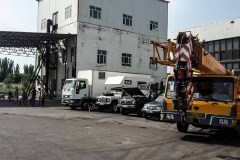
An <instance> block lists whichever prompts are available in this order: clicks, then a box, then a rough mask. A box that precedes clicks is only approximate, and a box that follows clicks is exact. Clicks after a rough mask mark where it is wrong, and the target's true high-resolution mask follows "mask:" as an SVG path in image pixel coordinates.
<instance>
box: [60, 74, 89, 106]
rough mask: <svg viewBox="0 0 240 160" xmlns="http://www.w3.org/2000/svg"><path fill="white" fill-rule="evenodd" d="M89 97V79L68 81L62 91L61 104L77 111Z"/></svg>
mask: <svg viewBox="0 0 240 160" xmlns="http://www.w3.org/2000/svg"><path fill="white" fill-rule="evenodd" d="M88 97H89V88H88V81H87V79H66V81H65V83H64V85H63V89H62V102H61V104H63V105H68V106H69V107H70V108H72V109H76V108H77V107H78V106H81V103H82V102H83V101H84V100H86V99H88Z"/></svg>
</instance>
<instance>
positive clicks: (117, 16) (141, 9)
mask: <svg viewBox="0 0 240 160" xmlns="http://www.w3.org/2000/svg"><path fill="white" fill-rule="evenodd" d="M90 5H92V6H96V7H99V8H101V10H102V12H101V13H102V16H101V17H102V19H101V20H99V19H94V18H91V17H90V11H89V6H90ZM123 14H127V15H130V16H133V26H125V25H123ZM79 20H80V21H81V22H87V23H91V24H96V25H100V26H108V27H111V28H116V29H120V30H126V31H129V32H134V33H138V34H143V35H151V36H155V37H159V38H166V37H167V26H168V2H166V1H163V0H147V1H146V0H82V1H81V4H80V19H79ZM150 21H155V22H158V30H157V31H150Z"/></svg>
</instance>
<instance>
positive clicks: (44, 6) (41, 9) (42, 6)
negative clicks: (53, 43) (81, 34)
mask: <svg viewBox="0 0 240 160" xmlns="http://www.w3.org/2000/svg"><path fill="white" fill-rule="evenodd" d="M77 2H78V0H39V3H38V32H46V30H41V20H43V19H52V15H53V13H55V12H58V33H66V34H67V33H72V34H77V15H78V11H77V10H78V6H77ZM71 5H72V17H71V18H68V19H65V8H67V7H68V6H71Z"/></svg>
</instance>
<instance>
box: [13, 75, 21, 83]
mask: <svg viewBox="0 0 240 160" xmlns="http://www.w3.org/2000/svg"><path fill="white" fill-rule="evenodd" d="M21 80H22V77H21V74H19V73H15V74H14V75H13V83H20V82H21Z"/></svg>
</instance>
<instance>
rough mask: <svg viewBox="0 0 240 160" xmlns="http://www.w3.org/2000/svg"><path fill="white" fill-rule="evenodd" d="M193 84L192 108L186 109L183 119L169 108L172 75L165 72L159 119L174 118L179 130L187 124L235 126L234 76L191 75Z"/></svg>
mask: <svg viewBox="0 0 240 160" xmlns="http://www.w3.org/2000/svg"><path fill="white" fill-rule="evenodd" d="M192 81H193V85H194V87H195V91H194V97H193V104H192V108H190V109H189V110H187V113H186V114H187V115H186V117H187V118H186V123H181V120H180V118H181V117H180V115H179V113H178V112H177V110H175V108H173V105H172V99H173V98H175V95H176V92H175V85H176V82H175V79H174V77H173V76H169V77H168V80H167V87H166V90H165V95H164V103H163V104H164V105H163V111H162V114H161V117H162V120H164V121H168V122H177V128H178V130H179V131H180V132H186V131H187V130H188V126H189V124H191V125H193V126H195V127H200V128H236V127H237V125H239V99H238V87H239V86H238V77H236V76H226V75H225V76H224V75H194V76H193V80H192Z"/></svg>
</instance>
